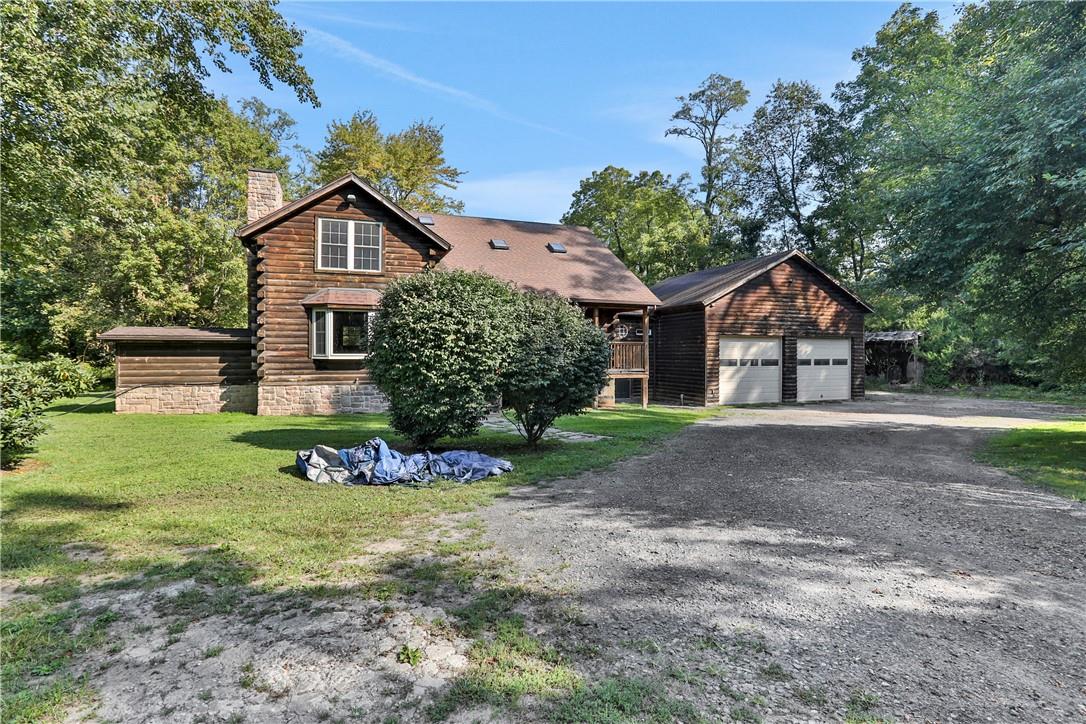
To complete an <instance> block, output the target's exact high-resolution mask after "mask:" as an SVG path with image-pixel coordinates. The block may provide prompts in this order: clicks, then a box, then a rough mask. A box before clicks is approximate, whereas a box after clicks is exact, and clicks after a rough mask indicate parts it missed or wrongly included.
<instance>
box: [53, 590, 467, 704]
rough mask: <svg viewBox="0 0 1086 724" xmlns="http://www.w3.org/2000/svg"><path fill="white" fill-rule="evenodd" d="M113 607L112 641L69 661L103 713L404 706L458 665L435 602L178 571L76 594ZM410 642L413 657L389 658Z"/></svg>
mask: <svg viewBox="0 0 1086 724" xmlns="http://www.w3.org/2000/svg"><path fill="white" fill-rule="evenodd" d="M79 604H80V605H81V606H82V607H83V608H87V609H95V608H98V607H104V608H108V609H109V610H112V611H114V612H115V613H117V614H118V619H117V621H116V622H115V623H114V624H113V625H112V627H111V629H110V639H111V641H112V642H113V643H112V644H111V645H110V646H109V647H108V648H107V649H106V650H104V651H101V650H100V651H96V652H94V653H93V654H92V655H88V656H87V657H85V658H84V659H83V660H82V661H81V662H79V663H78V664H77V666H76V667H75V668H74V672H73V673H74V674H75V675H76V676H86V677H87V683H88V685H89V686H90V688H91V689H92V690H94V691H95V692H96V699H95V705H94V706H93V707H91V708H90V709H81V710H79V711H76V712H73V713H72V715H71V717H70V719H69V721H79V720H81V718H82V717H83V716H85V715H86V714H87V713H88V711H93V714H94V716H96V717H98V718H100V719H103V720H106V721H178V720H180V721H199V720H204V721H224V720H228V719H230V717H232V716H244V717H245V718H246V719H247V720H250V721H270V720H275V721H285V720H295V721H317V720H325V719H328V720H336V719H358V718H362V719H366V720H370V719H376V720H383V719H385V718H389V717H401V718H405V719H406V718H411V717H412V716H413V714H414V713H415V712H416V710H417V709H418V707H420V706H421V705H422V703H423V702H424V701H427V700H428V699H429V698H430V694H431V693H432V692H433V691H434V690H437V689H440V688H441V687H442V686H444V685H445V684H446V683H447V682H448V681H449V680H450V679H451V678H453V677H455V676H456V675H457V674H458V673H459V672H460V671H462V670H463V668H464V667H465V666H466V665H467V659H466V657H465V655H464V654H465V651H466V649H467V646H468V645H469V643H468V642H467V641H466V640H464V639H459V638H456V637H450V636H448V635H447V632H446V631H445V630H444V629H441V628H439V627H436V626H434V625H432V624H433V623H434V622H436V621H440V620H443V619H444V618H445V617H446V614H445V612H444V611H443V610H441V609H438V608H433V607H424V606H415V605H410V604H407V605H396V606H390V605H388V604H387V603H382V602H380V601H375V600H366V599H364V598H362V597H357V596H342V597H336V598H333V599H329V600H313V599H310V598H306V597H304V596H300V595H296V594H254V593H252V592H247V591H245V590H244V589H232V588H214V587H207V586H201V585H198V584H195V583H193V582H192V581H183V582H179V583H175V584H171V585H168V586H164V587H160V588H158V589H155V590H150V591H147V590H134V591H106V592H101V593H97V594H93V595H90V596H85V597H84V598H82V599H81V600H80V601H79ZM404 647H409V648H410V649H412V650H414V651H417V652H418V654H417V660H416V661H414V665H412V664H410V663H403V662H401V661H399V660H398V657H397V654H398V652H399V651H401V650H402V649H403V648H404Z"/></svg>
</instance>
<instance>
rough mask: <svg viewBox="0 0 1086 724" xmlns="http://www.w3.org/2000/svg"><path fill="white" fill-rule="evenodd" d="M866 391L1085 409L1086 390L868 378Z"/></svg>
mask: <svg viewBox="0 0 1086 724" xmlns="http://www.w3.org/2000/svg"><path fill="white" fill-rule="evenodd" d="M864 384H865V387H866V389H868V390H871V391H878V390H883V391H886V390H890V391H893V392H916V393H922V394H925V395H948V396H951V397H980V398H985V399H992V400H1021V401H1023V402H1052V403H1056V404H1059V405H1078V406H1083V407H1086V389H1083V388H1082V386H1081V385H1079V386H1072V387H1066V388H1058V387H1057V388H1054V389H1046V390H1042V389H1040V388H1039V387H1027V386H1025V385H986V386H972V385H970V386H955V387H933V386H931V385H919V386H916V387H891V386H889V385H887V384H886V383H885V382H884V381H882V380H881V379H872V378H870V377H868V378H867V380H866V381H865V383H864Z"/></svg>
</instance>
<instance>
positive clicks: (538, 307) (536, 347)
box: [501, 293, 611, 445]
mask: <svg viewBox="0 0 1086 724" xmlns="http://www.w3.org/2000/svg"><path fill="white" fill-rule="evenodd" d="M514 306H515V316H516V320H517V324H516V330H517V334H516V338H515V339H514V340H513V344H512V349H511V352H510V355H509V357H508V359H507V360H506V361H505V363H504V364H503V365H502V370H501V393H502V404H503V405H504V406H505V407H506V408H507V409H511V410H512V411H513V415H514V416H515V418H516V424H517V429H518V430H519V431H520V433H521V435H523V436H524V438H525V439H526V440H527V441H528V442H530V443H532V444H533V445H534V444H535V443H536V442H538V441H539V439H540V438H541V437H543V433H544V432H546V431H547V428H549V427H550V426H551V425H553V424H554V421H555V420H556V419H557V418H558V417H559V416H561V415H578V414H581V413H582V412H584V410H585V409H586V408H587V407H589V406H590V405H591V404H592V402H593V401H594V400H595V399H596V395H598V394H599V393H600V390H601V389H603V386H604V385H605V384H606V383H607V366H608V365H609V364H610V361H611V348H610V345H609V344H608V342H607V336H606V335H605V334H604V333H603V331H602V330H600V329H598V328H596V327H595V326H594V325H593V324H592V323H591V322H590V321H589V320H587V319H585V316H584V312H582V311H581V309H580V308H579V307H577V306H576V305H575V304H570V303H569V302H567V301H566V300H564V299H561V298H558V297H553V296H542V295H539V294H532V293H523V294H519V295H517V297H516V299H515V301H514Z"/></svg>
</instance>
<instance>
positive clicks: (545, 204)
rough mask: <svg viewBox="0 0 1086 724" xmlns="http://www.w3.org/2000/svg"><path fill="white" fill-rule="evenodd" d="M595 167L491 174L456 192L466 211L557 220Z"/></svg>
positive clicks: (473, 213)
mask: <svg viewBox="0 0 1086 724" xmlns="http://www.w3.org/2000/svg"><path fill="white" fill-rule="evenodd" d="M591 174H592V169H591V168H583V167H567V168H557V169H545V170H536V171H518V172H515V173H509V174H501V175H498V176H491V177H490V178H481V179H476V180H468V181H464V182H462V183H461V184H460V185H459V186H458V187H457V189H456V191H455V192H453V194H452V195H453V196H454V197H455V198H458V199H460V200H461V201H463V202H464V213H466V214H470V215H472V216H494V217H498V218H505V219H519V220H521V221H546V222H552V223H557V222H558V219H559V218H561V216H562V214H564V213H565V212H566V211H567V210H568V209H569V204H570V202H571V201H572V200H573V192H574V191H576V190H577V186H578V185H579V184H580V182H581V179H583V178H586V177H588V176H590V175H591Z"/></svg>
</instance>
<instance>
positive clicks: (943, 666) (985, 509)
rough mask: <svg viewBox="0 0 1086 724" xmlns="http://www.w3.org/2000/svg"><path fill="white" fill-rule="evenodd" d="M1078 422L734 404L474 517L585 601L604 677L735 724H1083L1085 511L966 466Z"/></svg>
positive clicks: (955, 410)
mask: <svg viewBox="0 0 1086 724" xmlns="http://www.w3.org/2000/svg"><path fill="white" fill-rule="evenodd" d="M1076 412H1078V411H1076V410H1074V409H1071V408H1067V407H1060V406H1054V405H1042V404H1032V403H1021V402H1005V401H998V400H966V399H958V398H943V397H934V396H923V395H892V394H875V395H871V396H870V397H869V399H868V400H867V401H864V402H855V403H841V404H829V405H819V406H808V407H777V408H764V409H744V410H737V411H734V412H733V413H730V414H729V415H727V416H725V417H722V418H717V419H711V420H707V421H703V422H701V423H699V424H696V425H693V426H691V427H690V428H687V430H685V431H684V432H683V433H682V434H681V435H679V436H678V437H677V438H674V439H672V440H670V441H668V442H667V443H665V444H664V445H663V446H661V447H660V449H658V450H655V451H652V452H650V453H649V454H648V455H645V456H643V457H639V458H635V459H630V460H627V461H624V462H622V463H620V464H618V465H616V466H614V467H612V468H610V469H608V470H605V471H599V472H593V473H589V474H585V475H581V476H579V477H576V478H572V479H567V480H559V481H554V482H551V483H548V484H544V485H539V486H535V487H530V488H522V489H518V490H516V491H514V492H513V493H512V494H511V495H510V496H509V497H507V498H504V499H502V500H500V501H499V502H498V503H497V504H495V505H494V506H491V507H489V508H487V509H485V510H482V511H480V513H479V515H480V516H481V517H482V519H483V520H484V521H485V522H486V523H487V526H488V529H489V535H490V537H491V538H492V539H493V540H494V541H495V542H496V543H497V544H498V546H499V548H500V549H502V550H504V551H505V552H506V553H507V554H508V555H510V556H511V557H512V559H513V560H514V561H515V562H516V563H517V564H518V565H519V566H520V567H521V568H522V569H523V570H524V571H525V573H526V575H531V574H534V575H543V576H545V577H546V579H547V580H548V582H549V585H554V586H556V587H561V588H564V589H569V590H571V591H572V592H573V593H574V594H575V595H576V596H577V597H578V600H579V601H580V603H581V609H582V612H583V615H584V618H585V619H586V620H587V621H588V622H589V624H590V625H588V626H583V627H580V628H579V630H578V633H577V635H578V636H580V637H582V638H583V639H584V641H585V643H586V645H590V646H598V647H599V655H598V656H597V657H596V658H594V659H592V660H591V661H590V662H589V664H586V665H585V667H586V672H587V673H591V675H592V676H593V677H594V678H598V677H602V676H607V675H623V676H642V677H646V676H647V677H653V678H657V679H661V680H665V681H667V682H669V684H668V686H669V688H670V689H671V690H672V692H673V693H676V694H677V695H679V696H682V697H683V698H686V699H688V700H691V701H694V702H696V703H697V705H698V706H699V708H701V709H702V710H703V711H704V712H705V713H706V714H707V715H709V716H711V717H713V718H722V719H729V718H734V717H742V716H745V715H746V714H752V715H755V716H759V717H763V718H765V719H766V720H771V721H824V720H826V719H843V718H846V717H853V718H863V717H874V716H880V717H885V718H893V719H897V720H902V721H922V720H936V721H1011V720H1019V721H1070V720H1073V721H1082V720H1084V719H1086V603H1084V602H1086V506H1084V505H1082V504H1080V503H1074V502H1072V501H1069V500H1065V499H1062V498H1059V497H1056V496H1054V495H1051V494H1048V493H1046V492H1043V491H1039V490H1038V489H1035V488H1031V487H1028V486H1026V485H1024V484H1023V483H1021V482H1020V481H1018V480H1017V479H1015V478H1013V477H1012V476H1009V475H1007V474H1006V473H1003V472H1002V471H999V470H996V469H993V468H990V467H987V466H984V465H981V464H979V463H976V462H975V461H974V460H973V456H972V453H973V451H974V450H975V448H976V447H977V445H978V444H980V443H981V442H982V441H983V439H984V437H985V436H986V435H988V434H991V432H992V431H993V430H998V429H1002V428H1009V427H1021V426H1026V425H1030V424H1036V423H1039V422H1043V421H1045V420H1049V419H1053V418H1056V417H1065V416H1068V415H1072V414H1076ZM587 669H591V671H590V672H588V671H587Z"/></svg>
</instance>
